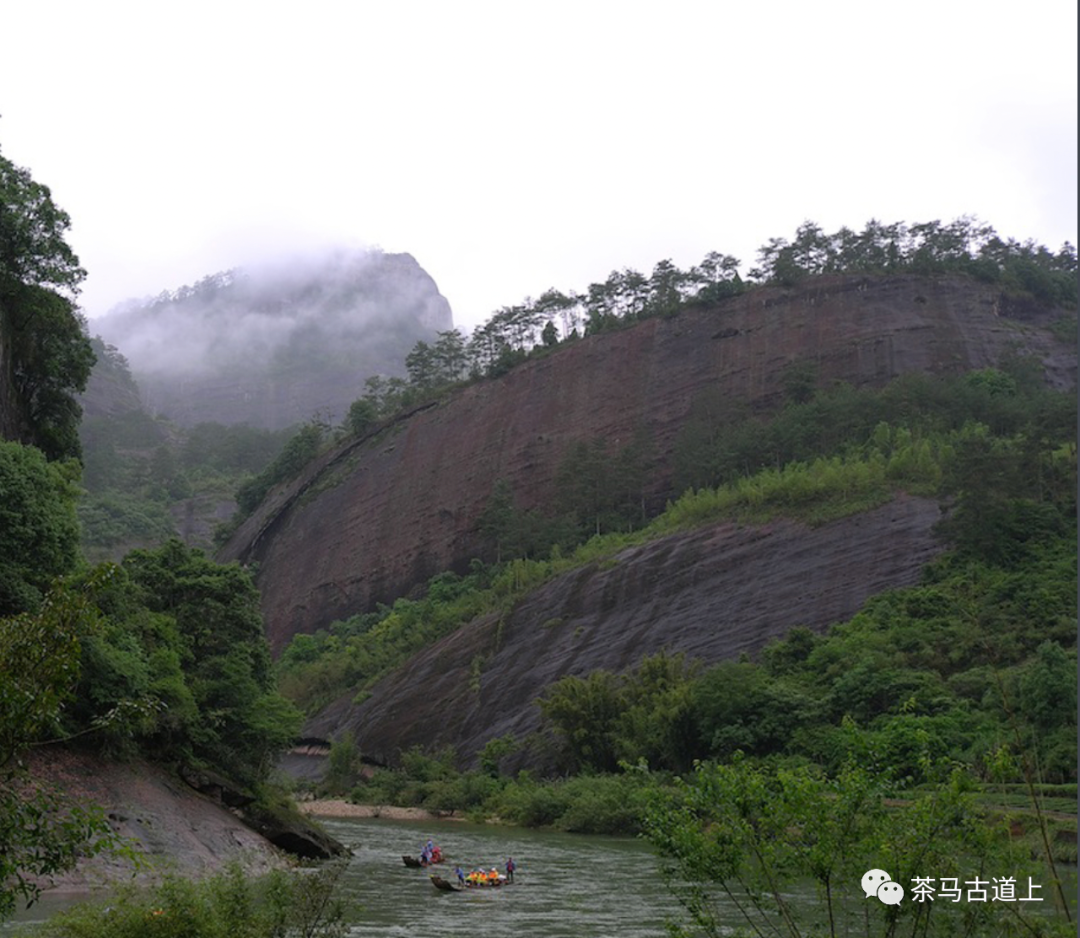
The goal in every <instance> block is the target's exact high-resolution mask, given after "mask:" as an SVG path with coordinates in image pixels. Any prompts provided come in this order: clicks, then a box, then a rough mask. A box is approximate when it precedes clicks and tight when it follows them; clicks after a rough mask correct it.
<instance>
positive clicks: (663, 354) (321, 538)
mask: <svg viewBox="0 0 1080 938" xmlns="http://www.w3.org/2000/svg"><path fill="white" fill-rule="evenodd" d="M1007 306H1008V304H1007V303H1005V302H1004V301H1003V298H1002V297H1001V295H1000V294H999V293H998V292H997V291H995V290H992V289H990V288H988V287H984V286H982V285H979V284H976V283H974V282H972V281H970V280H968V279H965V278H957V277H936V278H924V277H916V276H898V277H889V278H862V277H859V278H855V277H832V278H821V279H819V280H816V281H813V282H811V283H810V284H808V285H806V286H804V287H801V288H796V289H792V290H784V289H779V288H776V289H772V288H770V289H764V290H759V291H755V292H753V293H750V294H747V295H744V296H742V297H737V298H735V299H733V300H730V301H727V302H726V303H724V304H723V305H721V306H719V307H716V308H712V309H703V310H693V311H685V312H683V313H681V314H680V315H678V316H676V317H674V318H672V319H653V320H648V321H646V322H642V323H640V324H638V325H637V326H635V327H634V328H632V329H627V330H625V331H620V332H615V333H609V334H603V335H598V336H593V337H591V338H587V339H583V340H581V341H578V342H576V343H574V344H570V345H567V346H565V347H563V348H560V349H559V350H557V351H556V353H554V354H552V355H549V356H547V357H544V358H539V359H535V360H533V361H530V362H528V363H526V364H524V365H522V366H520V367H518V368H516V369H514V370H513V371H511V372H510V373H508V374H506V375H505V376H503V377H502V378H500V379H498V380H494V381H485V382H482V383H478V384H475V385H472V386H470V387H467V388H465V389H463V390H462V391H460V392H458V393H456V394H454V395H452V396H451V397H450V398H448V399H446V400H444V401H442V402H440V403H439V404H437V405H434V406H429V407H426V408H420V409H419V410H418V411H417V412H415V413H414V414H412V415H411V416H410V417H408V418H406V419H403V420H401V421H399V422H398V423H397V424H396V425H394V426H393V427H391V428H389V429H387V430H385V431H383V432H382V433H380V434H378V435H376V436H375V437H374V438H373V439H371V440H370V441H368V442H364V443H361V444H355V443H352V444H346V445H345V446H343V447H342V448H341V449H340V450H339V451H337V452H336V453H332V454H329V455H327V456H326V457H324V458H323V459H321V460H320V461H319V462H318V463H317V464H316V465H315V466H314V467H313V468H312V469H311V470H310V471H309V472H308V473H307V474H306V475H305V476H304V477H303V478H302V479H300V480H298V481H297V482H295V483H293V484H292V485H291V486H289V487H288V488H286V489H283V490H280V491H277V492H275V493H273V494H272V496H271V497H270V498H269V499H268V500H267V502H266V503H265V504H264V505H263V506H262V507H261V508H260V509H259V511H257V512H256V514H255V515H254V516H253V517H252V518H250V519H248V521H247V522H246V523H245V524H244V525H243V526H242V527H241V528H240V529H239V530H238V531H237V532H236V534H235V535H234V537H233V538H232V539H231V541H230V542H229V543H228V544H227V545H226V546H225V548H224V549H223V550H222V552H221V554H220V559H222V560H240V561H243V562H252V561H257V562H258V564H259V568H258V576H257V581H258V585H259V588H260V590H261V593H262V597H263V611H264V614H265V616H266V621H267V627H268V633H269V638H270V641H271V645H272V647H273V648H274V649H275V651H280V650H281V648H282V647H283V646H284V645H285V644H286V643H287V642H288V640H289V639H290V638H291V637H292V636H293V635H294V634H296V633H297V632H311V631H314V630H315V629H317V628H319V627H321V626H324V625H326V624H327V623H328V622H330V621H332V620H333V619H336V618H344V617H347V616H349V615H351V614H354V613H356V612H360V611H363V610H365V609H368V608H371V607H372V605H373V604H374V603H375V602H377V601H382V602H390V601H392V600H393V599H394V598H395V597H397V596H400V595H403V594H405V593H407V591H408V590H409V589H410V588H412V587H413V586H415V585H416V584H417V583H419V582H422V581H423V580H425V579H426V578H427V577H429V576H430V575H432V574H434V573H436V572H439V571H441V570H444V569H448V568H453V567H461V566H464V565H465V564H467V563H468V561H469V559H470V558H471V557H473V556H475V555H476V552H477V550H478V547H479V544H478V540H477V535H476V525H477V520H478V518H479V516H480V514H481V512H482V511H483V508H484V505H485V503H486V501H487V499H488V497H489V495H490V493H491V491H492V488H493V486H494V485H495V483H496V481H497V480H499V479H500V478H505V479H506V480H508V481H509V483H510V484H511V486H512V488H513V491H514V494H515V499H516V503H517V506H518V508H521V509H529V508H533V507H541V508H542V507H543V506H544V505H546V504H548V503H550V502H551V500H552V499H553V498H554V496H555V478H556V473H557V469H558V466H559V462H560V460H561V459H562V457H563V455H564V453H565V452H566V450H567V448H568V446H569V445H570V444H571V443H572V442H574V441H576V440H591V439H594V438H597V437H602V438H604V439H606V440H607V441H608V442H609V444H614V445H616V446H619V445H623V444H625V443H627V442H629V441H630V439H631V438H632V436H633V434H634V433H635V431H637V430H643V431H644V432H645V433H646V434H647V436H648V438H649V440H650V441H651V444H652V452H651V460H652V462H651V465H650V467H649V483H648V486H647V493H646V494H647V497H648V498H649V499H650V500H651V501H652V502H653V503H654V507H659V506H661V505H662V504H663V500H664V499H665V498H667V497H669V496H670V495H671V494H672V492H671V488H670V487H671V479H672V465H671V463H672V459H671V456H672V452H673V448H674V445H675V440H676V437H677V434H678V432H679V429H680V428H681V427H682V425H683V424H684V422H685V421H686V419H687V417H688V415H689V414H690V411H691V407H692V405H693V403H694V401H695V399H697V398H699V396H701V395H703V394H706V393H711V394H716V393H719V394H720V395H722V396H730V397H731V398H732V399H738V400H741V401H746V402H748V403H749V404H750V405H751V406H755V407H765V406H770V405H772V404H776V403H778V402H779V400H780V398H781V395H782V381H781V379H782V376H783V373H784V370H785V369H786V368H787V366H788V365H790V364H791V363H793V362H800V361H810V362H813V363H814V364H815V365H816V366H817V369H818V374H819V380H820V382H821V383H822V384H827V383H829V382H831V381H833V380H845V381H848V382H850V383H852V384H855V385H867V384H882V383H884V382H886V381H888V380H889V379H891V378H893V377H895V376H896V375H899V374H902V373H905V372H911V371H922V372H932V373H954V372H960V371H964V370H968V369H971V368H982V367H987V366H990V365H993V364H995V363H997V362H998V360H999V359H1000V356H1001V355H1002V353H1003V352H1006V351H1008V350H1009V349H1011V348H1013V347H1017V346H1019V347H1021V348H1022V349H1023V350H1024V351H1025V352H1027V353H1029V354H1033V355H1036V356H1038V357H1039V358H1040V359H1042V361H1043V363H1044V368H1045V375H1046V379H1047V381H1048V382H1049V383H1050V384H1051V385H1053V386H1056V387H1061V388H1065V387H1074V386H1075V382H1076V350H1075V348H1073V347H1071V346H1066V345H1064V344H1063V343H1061V342H1059V341H1057V340H1056V339H1054V338H1053V337H1052V335H1051V334H1050V333H1049V332H1048V331H1047V329H1046V328H1045V327H1046V325H1047V324H1048V323H1049V322H1051V321H1053V319H1054V318H1055V316H1056V315H1057V314H1055V312H1054V311H1052V310H1039V309H1036V308H1032V307H1031V306H1030V304H1029V305H1026V306H1023V308H1022V309H1018V310H1013V312H1014V313H1016V314H1017V315H1018V316H1019V317H1020V318H1008V317H1007V316H1006V315H1004V314H1003V313H1005V312H1009V309H1007ZM769 563H770V564H771V563H772V562H771V561H770V562H769Z"/></svg>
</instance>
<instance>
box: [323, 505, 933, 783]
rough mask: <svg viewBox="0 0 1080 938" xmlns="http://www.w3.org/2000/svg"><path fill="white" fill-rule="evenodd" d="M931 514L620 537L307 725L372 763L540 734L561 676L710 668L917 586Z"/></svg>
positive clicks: (912, 510) (929, 548) (466, 755)
mask: <svg viewBox="0 0 1080 938" xmlns="http://www.w3.org/2000/svg"><path fill="white" fill-rule="evenodd" d="M939 518H940V510H939V508H938V506H937V504H936V503H935V502H933V501H930V500H927V499H921V498H912V497H907V496H901V497H900V498H897V499H896V500H894V501H893V502H891V503H890V504H887V505H884V506H882V507H880V508H877V509H875V510H873V511H870V512H867V513H865V514H863V515H859V516H856V517H852V518H847V519H844V520H841V521H837V522H834V523H832V524H828V525H823V526H821V527H818V528H807V527H805V526H803V525H800V524H795V523H793V522H786V521H783V522H776V523H773V524H769V525H762V526H740V525H734V524H731V523H727V522H725V523H722V524H715V525H711V526H708V527H705V528H702V529H700V530H697V531H694V532H691V533H687V534H679V535H672V536H670V537H667V538H664V539H663V540H660V541H656V542H654V543H651V544H647V545H644V546H642V547H635V548H631V549H628V550H626V551H624V552H623V553H622V554H620V555H619V556H618V558H617V561H616V563H615V564H614V565H613V566H610V567H606V568H604V569H601V568H599V567H597V566H595V565H594V566H591V567H587V568H585V569H582V570H578V571H573V572H571V573H568V574H566V575H564V576H562V577H560V578H558V579H556V580H553V581H552V582H550V583H548V584H547V585H545V586H543V587H541V588H540V589H538V590H536V591H535V592H533V593H532V594H530V595H529V596H528V597H527V598H526V599H525V600H524V601H523V602H521V603H520V604H519V605H518V606H517V607H516V608H515V609H514V610H513V612H511V613H510V614H509V615H507V616H505V617H504V618H503V619H502V620H499V619H498V618H497V617H487V618H482V619H478V620H476V621H474V622H472V623H470V624H469V625H468V626H467V627H466V628H465V629H463V630H462V631H460V632H458V633H456V634H454V635H451V636H449V637H448V638H446V639H444V640H443V641H441V642H439V643H438V644H437V645H435V646H433V647H431V648H429V649H427V650H425V651H423V652H422V653H420V654H418V655H416V656H415V657H414V658H413V659H411V660H410V661H409V663H408V664H407V665H405V666H404V667H402V668H400V669H399V670H398V671H396V672H394V673H393V674H391V675H389V676H387V677H386V678H385V679H383V680H382V681H381V682H380V683H379V684H377V685H376V686H375V687H374V688H372V693H371V695H370V697H368V698H367V699H366V700H365V701H364V702H363V703H361V704H359V705H356V704H354V703H353V702H352V699H351V698H352V695H349V696H348V697H346V698H343V699H341V700H340V701H338V702H337V703H336V704H334V705H332V706H331V707H329V708H327V709H326V710H325V711H324V712H323V713H321V714H319V715H318V716H317V717H316V718H315V719H313V720H312V721H311V722H310V723H309V724H308V726H307V728H306V732H307V733H308V734H309V735H311V736H316V737H322V738H326V739H329V738H337V737H338V736H339V735H340V734H343V733H349V734H352V735H353V736H354V737H355V738H356V740H357V744H358V746H359V748H360V750H361V751H362V752H363V753H364V755H365V756H366V757H368V758H370V759H372V760H375V761H379V762H388V763H394V762H395V761H396V760H397V758H398V755H399V753H400V752H401V751H403V750H406V749H408V748H410V747H411V746H414V745H419V746H422V747H424V748H428V749H438V748H442V747H443V746H453V747H454V748H455V749H456V751H457V752H458V754H459V756H460V757H461V758H462V759H463V760H464V761H465V762H470V761H474V760H475V756H476V753H478V752H479V751H480V749H482V748H483V746H484V744H485V743H486V742H487V741H488V740H490V739H493V738H495V737H498V736H502V735H504V734H506V733H512V734H513V735H514V736H515V737H517V738H518V739H523V738H524V737H526V736H527V735H528V734H529V733H531V732H533V731H536V730H538V729H539V728H540V711H539V708H538V707H537V705H536V699H537V697H539V696H540V695H541V693H542V692H543V690H544V688H545V687H547V686H548V685H549V684H551V683H553V682H554V681H557V680H559V679H560V678H561V677H564V676H566V675H577V676H584V675H586V674H588V673H589V672H590V671H593V670H595V669H597V668H604V669H606V670H609V671H613V672H622V671H624V670H627V669H628V668H631V667H633V666H635V665H636V664H637V663H638V662H639V661H640V660H641V658H643V657H644V656H646V655H650V654H655V653H657V652H659V651H662V650H665V649H666V650H668V651H670V652H685V653H686V655H687V656H688V657H690V658H697V659H699V660H701V661H702V662H704V663H706V664H711V663H715V662H717V661H722V660H725V659H730V658H736V657H738V656H739V655H740V654H742V653H743V652H746V653H748V654H751V655H752V654H754V653H756V652H757V651H759V650H760V649H761V648H762V647H763V646H764V645H765V644H766V643H767V642H768V641H769V640H770V639H773V638H778V637H780V636H782V635H784V634H786V633H787V632H788V631H789V630H790V629H792V628H794V627H795V626H806V627H809V628H811V629H813V630H815V631H823V630H824V629H826V628H828V626H830V625H832V624H833V623H835V622H841V621H844V620H846V619H849V618H850V617H851V616H853V615H854V614H855V613H856V612H857V611H858V610H859V608H860V607H861V606H862V605H863V603H864V602H865V601H866V600H867V599H868V598H869V597H870V596H873V595H874V594H876V593H879V592H882V591H883V590H886V589H892V588H897V587H902V586H910V585H913V584H914V583H916V582H918V578H919V572H920V569H921V568H922V566H923V565H924V564H925V563H926V562H927V561H928V560H930V559H931V558H932V557H933V556H934V554H935V553H936V552H937V551H938V550H940V545H938V543H937V542H936V540H935V538H934V536H933V533H932V528H933V526H934V524H935V523H936V522H937V521H938V519H939ZM477 661H479V662H481V668H480V680H479V684H478V685H477V681H476V679H475V676H474V670H475V662H477ZM520 767H523V766H516V767H515V768H520ZM529 767H530V768H541V769H543V768H547V767H546V766H539V765H536V764H531V765H530V766H529ZM504 768H505V767H504Z"/></svg>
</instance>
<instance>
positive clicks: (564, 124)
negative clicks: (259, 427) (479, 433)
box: [0, 0, 1077, 331]
mask: <svg viewBox="0 0 1080 938" xmlns="http://www.w3.org/2000/svg"><path fill="white" fill-rule="evenodd" d="M0 34H2V40H0V50H2V51H0V151H2V152H3V154H4V156H6V157H7V158H8V159H10V160H12V161H13V162H14V163H16V164H18V165H20V166H25V167H27V168H28V169H29V170H30V171H31V173H32V175H33V176H34V178H35V179H36V180H38V181H39V182H42V183H45V184H46V185H48V186H50V187H51V189H52V192H53V197H54V199H55V201H56V202H57V203H58V204H59V205H60V206H61V207H63V208H64V209H65V210H66V211H67V212H68V213H69V214H70V215H71V218H72V222H73V225H72V230H71V234H70V242H71V244H72V246H73V247H74V248H75V250H76V252H77V253H78V254H79V257H80V259H81V261H82V263H83V266H84V267H86V269H87V271H88V272H89V276H88V278H87V281H86V284H85V287H84V290H83V295H82V303H83V306H84V308H85V310H86V312H87V313H88V314H89V315H90V316H91V317H93V316H95V315H99V314H101V313H104V312H105V311H106V310H107V309H108V308H109V307H111V306H112V305H113V304H115V303H117V302H119V301H120V300H122V299H125V298H127V297H132V296H144V295H147V294H156V293H158V292H160V291H161V290H163V289H173V288H175V287H178V286H181V285H182V284H185V283H192V282H194V281H195V280H198V279H199V278H200V277H202V276H204V275H205V274H209V273H213V272H215V271H218V270H223V269H226V268H229V267H233V266H237V265H240V264H243V263H246V262H251V261H253V260H256V259H259V258H262V257H265V256H266V255H267V254H277V253H279V252H285V251H300V250H306V249H308V248H310V247H312V246H315V245H318V244H322V243H328V242H334V243H344V244H354V245H373V246H379V247H381V248H383V249H384V250H386V251H393V252H397V251H405V252H408V253H411V254H412V255H413V256H414V257H416V259H417V261H418V262H419V263H420V265H421V266H422V267H424V268H425V269H426V270H427V271H428V272H429V273H430V274H431V275H432V276H433V277H434V278H435V281H436V282H437V284H438V285H439V288H440V290H441V292H442V293H443V295H445V296H446V297H447V299H448V300H449V301H450V304H451V306H452V308H453V310H454V318H455V322H456V324H457V325H459V326H460V327H462V328H463V329H464V330H465V331H469V330H471V329H472V327H473V326H475V325H477V324H478V323H480V322H483V321H485V320H486V319H487V318H488V317H489V316H490V315H491V313H492V312H494V311H495V310H496V309H498V308H499V307H501V306H505V305H513V304H515V303H518V302H520V301H521V300H523V299H524V298H525V297H526V296H538V295H539V294H540V293H541V292H543V290H545V289H546V288H548V287H557V288H559V289H561V290H565V291H569V290H582V291H583V290H585V289H586V288H587V287H588V285H589V283H591V282H594V281H600V280H603V279H605V278H606V277H607V275H608V273H610V272H611V271H612V270H613V269H616V268H623V267H633V268H636V269H638V270H640V271H642V272H643V273H646V274H648V273H649V272H651V270H652V268H653V266H654V265H655V264H656V262H657V261H660V260H662V259H665V258H670V259H671V260H673V261H674V262H675V264H676V265H677V266H679V267H681V268H683V269H686V268H689V267H690V266H692V265H693V264H696V263H698V262H699V261H700V260H701V259H702V258H703V257H704V255H705V254H706V253H707V252H709V251H712V250H717V251H721V252H723V253H728V254H734V255H735V256H736V257H738V258H740V259H741V260H742V261H743V270H744V271H745V270H747V269H748V268H749V267H751V266H753V264H754V262H755V259H756V258H755V255H756V250H757V248H758V247H759V246H760V245H761V244H763V243H764V242H765V241H766V240H767V239H768V238H769V237H773V236H778V237H785V238H790V237H791V236H792V235H793V233H794V231H795V228H796V226H797V225H799V224H800V223H801V222H802V221H804V220H806V219H811V220H814V221H816V222H818V223H819V224H821V225H822V226H823V227H824V228H825V229H826V230H827V231H832V230H835V229H836V228H838V227H840V226H841V225H848V226H849V227H853V228H861V227H862V225H863V224H865V222H866V221H867V220H868V219H870V218H878V219H880V220H882V221H886V222H891V221H907V222H917V221H928V220H931V219H935V218H939V219H942V220H943V221H946V220H951V219H953V218H955V217H957V216H959V215H963V214H973V215H976V216H978V217H979V218H980V219H981V220H982V221H984V222H987V223H989V224H992V225H993V226H994V227H995V228H996V229H997V231H998V232H999V234H1001V235H1003V236H1009V237H1015V238H1019V239H1021V240H1023V239H1027V238H1034V239H1035V240H1037V241H1040V242H1043V243H1045V244H1047V245H1049V246H1050V247H1052V248H1055V249H1056V248H1058V247H1059V246H1060V245H1061V243H1062V242H1063V241H1065V240H1069V241H1071V242H1072V243H1074V244H1075V243H1076V235H1077V4H1076V2H1075V0H1025V2H1024V3H1023V4H1021V3H1017V2H1015V0H1012V2H1009V3H1005V2H1001V0H973V2H968V0H935V2H927V0H908V2H906V3H902V4H901V3H876V2H873V0H857V2H843V0H818V2H814V0H801V2H800V0H771V2H765V0H761V2H754V0H743V2H741V3H738V4H736V3H732V2H726V0H694V2H691V0H664V2H652V3H649V4H645V3H642V2H634V0H618V2H605V0H592V2H590V0H575V2H561V0H544V2H532V0H517V2H514V0H500V2H474V0H441V2H409V0H351V2H347V0H293V2H288V3H285V2H273V0H260V2H247V0H243V2H241V0H215V2H213V3H205V2H198V0H185V2H175V0H155V2H149V0H139V2H120V0H73V2H50V0H0Z"/></svg>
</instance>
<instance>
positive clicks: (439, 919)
mask: <svg viewBox="0 0 1080 938" xmlns="http://www.w3.org/2000/svg"><path fill="white" fill-rule="evenodd" d="M323 824H324V825H325V827H326V829H327V830H328V831H329V832H330V833H331V834H333V835H334V836H335V837H336V838H338V840H340V841H341V842H343V843H345V844H346V845H348V846H349V847H350V848H351V850H352V859H351V861H350V863H349V865H348V868H347V870H346V872H345V874H344V877H343V879H342V882H341V883H340V889H341V891H342V894H343V896H344V898H346V899H347V900H348V901H349V902H350V904H351V906H352V912H351V914H350V917H349V922H350V930H349V935H350V938H376V936H378V938H396V936H409V938H418V936H428V935H431V936H439V938H443V936H446V938H451V936H466V935H467V936H470V938H477V936H504V935H505V936H513V938H534V936H535V938H540V936H543V938H663V936H665V935H666V934H667V932H666V929H665V927H664V923H665V920H666V919H668V918H674V919H676V920H682V921H685V919H684V917H683V914H682V910H681V908H680V907H679V905H678V903H677V902H676V901H675V900H674V899H673V898H672V897H671V895H670V894H669V893H668V892H667V890H666V889H665V887H664V885H663V884H662V883H661V881H660V879H659V877H658V875H657V872H656V861H655V858H654V857H653V854H652V853H651V851H650V849H649V846H648V845H647V844H646V843H644V842H642V841H640V840H635V839H632V838H614V837H590V836H582V835H576V834H558V833H551V832H546V831H533V830H526V829H522V828H511V827H501V826H494V825H493V826H483V825H475V824H468V823H463V822H454V821H443V822H419V821H415V822H414V821H391V820H385V819H348V820H345V819H325V820H323ZM429 837H430V838H433V839H434V840H435V841H436V843H438V844H439V845H440V846H441V847H442V848H443V852H444V854H445V856H446V857H447V862H446V863H443V864H441V865H439V866H437V867H435V868H434V869H435V870H437V871H438V872H439V873H440V874H441V875H443V876H444V878H446V879H453V870H454V867H455V865H457V864H460V865H461V866H462V868H463V869H464V870H465V871H466V872H468V870H470V869H472V868H475V867H483V868H484V869H490V868H491V867H492V866H497V867H498V868H499V869H500V871H502V870H503V867H504V866H505V863H506V858H507V857H508V856H512V857H513V858H514V860H515V862H516V863H517V873H516V877H515V879H516V882H515V884H514V885H513V886H507V887H502V888H498V889H491V890H488V889H473V890H468V891H465V892H454V893H447V892H441V891H439V890H437V889H435V888H434V886H432V884H431V882H430V879H429V877H428V871H427V870H422V869H412V868H409V867H406V866H405V865H404V863H403V862H402V859H401V857H402V855H403V854H411V855H413V856H418V855H419V853H420V850H421V848H422V845H423V844H424V843H425V842H426V841H427V840H428V838H429ZM1067 876H1068V878H1069V881H1070V882H1069V893H1070V895H1073V896H1075V889H1076V869H1075V867H1072V868H1070V869H1069V870H1068V873H1067ZM851 888H852V890H853V895H854V896H855V902H854V905H856V906H859V905H861V903H860V901H859V900H860V899H861V896H858V895H857V892H858V890H857V884H851ZM792 898H794V899H795V901H796V903H797V904H800V905H802V906H803V908H806V909H808V910H809V909H811V907H813V906H817V905H819V904H820V900H819V899H818V897H817V894H816V891H815V889H814V887H813V885H812V884H810V883H807V884H805V887H804V889H803V890H799V889H798V888H796V890H795V891H794V893H793V895H792ZM72 901H73V899H72V898H71V897H63V896H49V895H48V894H47V895H46V898H45V900H44V901H43V902H42V903H40V904H39V905H38V906H36V907H34V908H33V909H30V910H28V911H25V912H23V913H21V914H20V915H19V916H18V917H17V919H16V921H14V922H8V923H6V924H0V934H2V935H4V936H5V938H6V936H8V935H9V934H11V933H12V932H13V931H14V930H16V929H17V927H18V926H19V925H20V923H21V924H25V923H27V922H32V921H41V920H42V919H44V918H46V917H48V916H49V915H51V914H53V913H55V912H56V911H58V910H60V909H61V908H63V907H64V906H65V905H68V904H70V903H71V902H72ZM1048 905H1049V903H1048ZM1074 908H1075V907H1074ZM819 911H820V910H819ZM1002 914H1004V912H1003V913H1002ZM737 923H738V919H737V918H736V917H735V916H734V915H733V917H732V925H735V924H737ZM740 924H741V923H740ZM863 933H865V932H863Z"/></svg>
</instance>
